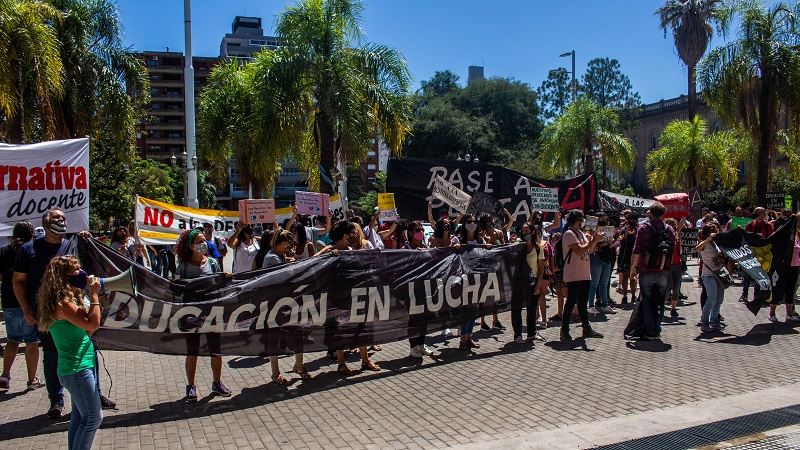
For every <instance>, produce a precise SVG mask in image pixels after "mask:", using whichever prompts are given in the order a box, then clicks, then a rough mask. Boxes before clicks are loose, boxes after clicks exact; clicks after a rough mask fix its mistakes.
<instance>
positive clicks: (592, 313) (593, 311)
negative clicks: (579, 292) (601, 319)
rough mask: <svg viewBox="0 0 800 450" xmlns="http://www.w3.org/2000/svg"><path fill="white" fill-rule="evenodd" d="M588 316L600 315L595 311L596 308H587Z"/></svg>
mask: <svg viewBox="0 0 800 450" xmlns="http://www.w3.org/2000/svg"><path fill="white" fill-rule="evenodd" d="M589 314H591V315H593V316H597V315H599V314H600V311H598V310H597V308H595V307H594V306H592V307H591V308H589Z"/></svg>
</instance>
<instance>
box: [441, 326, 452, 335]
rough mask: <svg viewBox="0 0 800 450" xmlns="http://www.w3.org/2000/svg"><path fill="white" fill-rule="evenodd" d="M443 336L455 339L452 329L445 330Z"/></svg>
mask: <svg viewBox="0 0 800 450" xmlns="http://www.w3.org/2000/svg"><path fill="white" fill-rule="evenodd" d="M442 336H444V337H453V332H452V331H450V328H445V329H444V330H442Z"/></svg>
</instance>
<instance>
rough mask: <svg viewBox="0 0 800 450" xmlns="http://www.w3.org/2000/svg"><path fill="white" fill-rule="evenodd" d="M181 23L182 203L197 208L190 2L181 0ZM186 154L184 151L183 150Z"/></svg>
mask: <svg viewBox="0 0 800 450" xmlns="http://www.w3.org/2000/svg"><path fill="white" fill-rule="evenodd" d="M183 24H184V34H185V39H186V55H185V58H184V60H185V61H184V63H185V64H184V67H183V83H184V92H183V99H184V106H185V108H184V109H185V110H186V150H187V151H188V152H189V153H188V156H189V157H188V158H187V157H184V159H183V164H184V165H186V164H189V161H191V164H192V165H191V166H188V167H187V170H186V174H187V179H186V185H188V186H187V195H186V196H185V198H184V203H185V204H186V206H188V207H190V208H199V207H200V204H199V202H198V201H197V170H196V169H197V156H196V155H197V154H196V153H195V150H196V149H195V140H194V138H195V133H196V131H195V123H194V67H192V2H191V0H183ZM184 155H186V152H184Z"/></svg>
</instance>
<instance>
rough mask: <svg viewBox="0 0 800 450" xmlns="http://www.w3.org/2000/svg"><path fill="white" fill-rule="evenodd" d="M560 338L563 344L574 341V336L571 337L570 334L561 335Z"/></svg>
mask: <svg viewBox="0 0 800 450" xmlns="http://www.w3.org/2000/svg"><path fill="white" fill-rule="evenodd" d="M558 338H559V339H560V340H561V341H562V342H563V341H571V340H572V336H570V335H569V333H560V334H559V335H558Z"/></svg>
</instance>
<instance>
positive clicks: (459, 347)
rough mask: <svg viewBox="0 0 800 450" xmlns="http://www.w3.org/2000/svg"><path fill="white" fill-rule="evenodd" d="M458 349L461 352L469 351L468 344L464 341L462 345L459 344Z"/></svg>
mask: <svg viewBox="0 0 800 450" xmlns="http://www.w3.org/2000/svg"><path fill="white" fill-rule="evenodd" d="M458 349H459V350H469V347H468V346H467V343H466V342H464V341H461V343H460V344H458Z"/></svg>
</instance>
